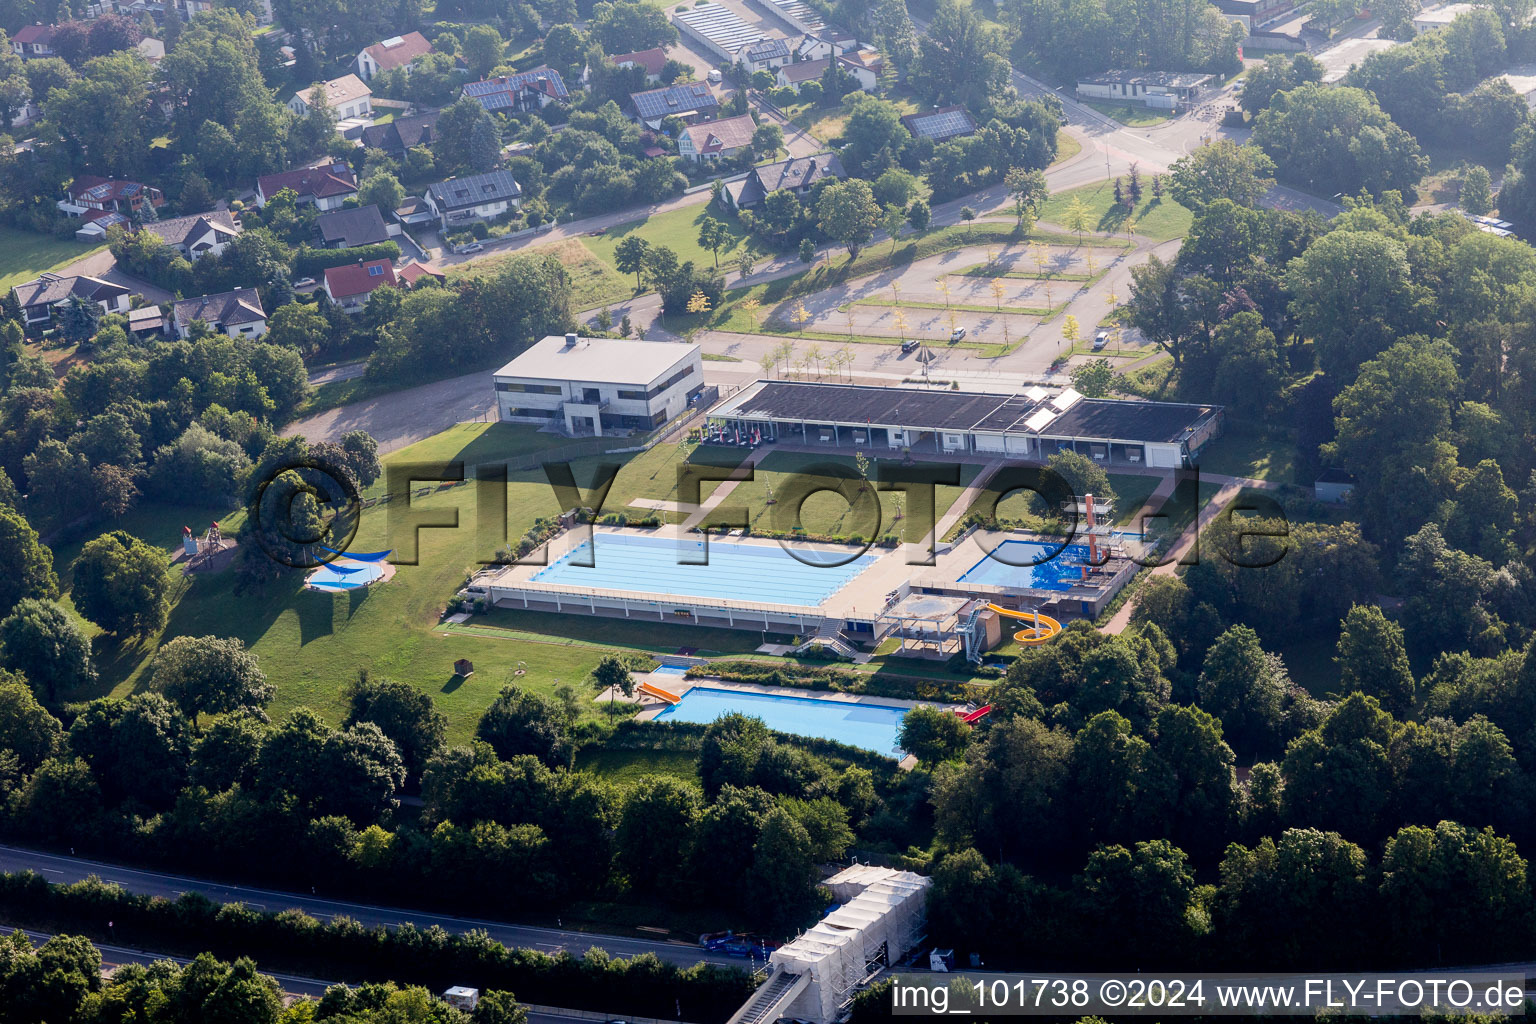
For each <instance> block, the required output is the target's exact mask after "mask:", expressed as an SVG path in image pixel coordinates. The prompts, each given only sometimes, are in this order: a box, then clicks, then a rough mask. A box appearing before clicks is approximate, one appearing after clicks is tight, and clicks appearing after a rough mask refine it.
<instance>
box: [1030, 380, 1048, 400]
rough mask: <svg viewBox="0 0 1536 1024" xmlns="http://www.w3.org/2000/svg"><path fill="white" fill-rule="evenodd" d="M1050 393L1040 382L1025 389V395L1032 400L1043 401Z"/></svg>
mask: <svg viewBox="0 0 1536 1024" xmlns="http://www.w3.org/2000/svg"><path fill="white" fill-rule="evenodd" d="M1049 394H1050V392H1049V391H1047V390H1045V388H1042V387H1041V386H1040V385H1038V384H1035V385H1033V386H1031V387H1028V388H1026V389H1025V390H1024V397H1025V398H1027V399H1029V400H1030V401H1031V402H1039V401H1043V400H1044V399H1045V397H1046V396H1047V395H1049Z"/></svg>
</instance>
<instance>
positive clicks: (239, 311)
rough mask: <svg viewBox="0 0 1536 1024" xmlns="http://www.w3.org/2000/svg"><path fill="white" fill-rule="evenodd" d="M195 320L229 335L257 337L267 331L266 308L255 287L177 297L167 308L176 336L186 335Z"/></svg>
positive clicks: (190, 330) (183, 336)
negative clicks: (215, 293) (191, 296)
mask: <svg viewBox="0 0 1536 1024" xmlns="http://www.w3.org/2000/svg"><path fill="white" fill-rule="evenodd" d="M199 320H201V321H202V322H203V323H205V324H207V325H208V326H209V328H210V329H212V330H213V331H215V332H217V333H219V334H227V335H229V336H230V337H231V338H259V337H261V336H262V335H263V334H266V333H267V311H266V310H265V309H263V308H262V306H261V296H260V295H259V294H257V292H256V289H255V288H236V289H235V290H234V291H232V292H219V293H218V294H217V295H199V296H197V297H196V298H191V299H178V300H177V301H176V303H175V305H173V306H172V307H171V331H172V333H174V334H175V335H176V337H178V338H183V339H184V338H187V337H189V336H190V335H191V333H192V325H193V324H194V323H196V322H197V321H199Z"/></svg>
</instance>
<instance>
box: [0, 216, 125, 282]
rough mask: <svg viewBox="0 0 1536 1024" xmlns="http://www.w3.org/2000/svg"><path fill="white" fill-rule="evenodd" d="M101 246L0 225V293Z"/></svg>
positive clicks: (95, 250) (87, 254)
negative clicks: (63, 239) (62, 239)
mask: <svg viewBox="0 0 1536 1024" xmlns="http://www.w3.org/2000/svg"><path fill="white" fill-rule="evenodd" d="M104 248H106V246H102V245H89V244H87V243H85V242H77V241H75V240H74V239H69V240H68V241H61V240H60V239H57V238H53V237H51V236H48V235H40V234H38V233H36V232H35V231H22V230H19V229H17V228H9V227H0V293H4V292H9V291H10V290H11V289H12V288H14V287H15V286H16V285H18V284H21V283H23V282H25V281H30V280H32V279H33V278H35V277H36V276H37V275H38V274H41V273H43V272H44V271H46V270H56V269H58V268H59V267H62V266H64V265H66V264H69V263H73V262H74V261H75V260H78V259H80V258H81V257H82V256H89V255H90V254H91V253H93V252H97V251H98V250H100V249H104Z"/></svg>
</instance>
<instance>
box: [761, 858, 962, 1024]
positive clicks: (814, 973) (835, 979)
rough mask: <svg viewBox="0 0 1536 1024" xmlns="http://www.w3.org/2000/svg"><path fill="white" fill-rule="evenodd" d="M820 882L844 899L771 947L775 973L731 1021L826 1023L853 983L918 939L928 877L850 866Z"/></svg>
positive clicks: (840, 1009)
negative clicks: (784, 942)
mask: <svg viewBox="0 0 1536 1024" xmlns="http://www.w3.org/2000/svg"><path fill="white" fill-rule="evenodd" d="M824 884H825V885H826V886H827V887H828V888H829V889H831V890H832V894H833V895H834V896H835V897H836V898H837V899H839V900H842V901H843V905H842V906H841V907H839V908H837V909H836V910H834V911H833V912H832V913H830V914H828V915H827V916H826V917H824V918H822V919H821V920H820V921H818V922H817V923H816V925H815V926H814V927H812V928H811V929H810V930H809V931H806V932H804V933H803V934H801V935H800V937H799V938H797V939H795V940H794V941H793V942H790V943H788V944H787V945H785V946H782V947H780V948H779V949H777V950H775V951H774V952H773V954H772V955H771V956H770V957H769V962H770V963H771V964H772V965H773V973H772V974H771V975H769V978H768V980H767V981H766V982H764V983H763V986H762V988H761V989H759V990H758V992H757V993H755V994H754V995H753V997H752V998H751V999H749V1000H747V1003H746V1005H745V1006H743V1007H742V1008H741V1010H740V1011H738V1012H737V1014H736V1016H734V1017H733V1018H732V1024H758V1022H759V1021H767V1020H771V1019H773V1018H776V1017H794V1018H798V1019H801V1020H809V1021H815V1022H817V1024H831V1022H833V1021H836V1020H839V1019H840V1018H841V1017H843V1016H844V1015H845V1014H846V1012H847V1009H848V1004H849V1003H850V1002H851V1001H852V1000H853V996H854V993H855V992H856V991H857V990H858V988H859V986H861V985H863V984H864V983H865V982H866V981H868V980H869V979H870V977H872V976H873V975H874V974H876V973H878V972H879V971H880V970H882V969H884V968H886V967H889V966H890V965H891V964H893V963H895V962H896V961H897V960H899V959H900V958H901V957H902V955H903V954H905V953H906V952H907V951H908V950H910V949H912V948H913V947H914V946H916V945H917V944H918V943H919V942H921V941H922V939H923V936H924V934H925V929H926V925H927V910H928V887H929V886H930V885H931V884H932V882H931V880H930V879H928V878H925V877H924V876H922V875H918V874H913V873H912V872H910V871H897V870H895V869H894V868H878V867H870V866H866V865H855V866H853V867H851V868H847V869H845V870H843V871H840V872H838V874H836V875H834V876H833V877H831V878H829V879H828V880H827V881H826V882H825V883H824ZM804 979H808V983H807V982H806V981H805V980H804ZM760 997H761V998H760ZM769 1002H771V1003H772V1004H773V1005H772V1006H768V1005H765V1004H766V1003H769Z"/></svg>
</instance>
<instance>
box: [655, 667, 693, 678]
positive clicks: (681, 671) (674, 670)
mask: <svg viewBox="0 0 1536 1024" xmlns="http://www.w3.org/2000/svg"><path fill="white" fill-rule="evenodd" d="M651 671H652V672H654V673H655V674H656V675H658V676H685V675H687V674H688V666H687V665H662V666H660V667H659V668H653V669H651Z"/></svg>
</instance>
